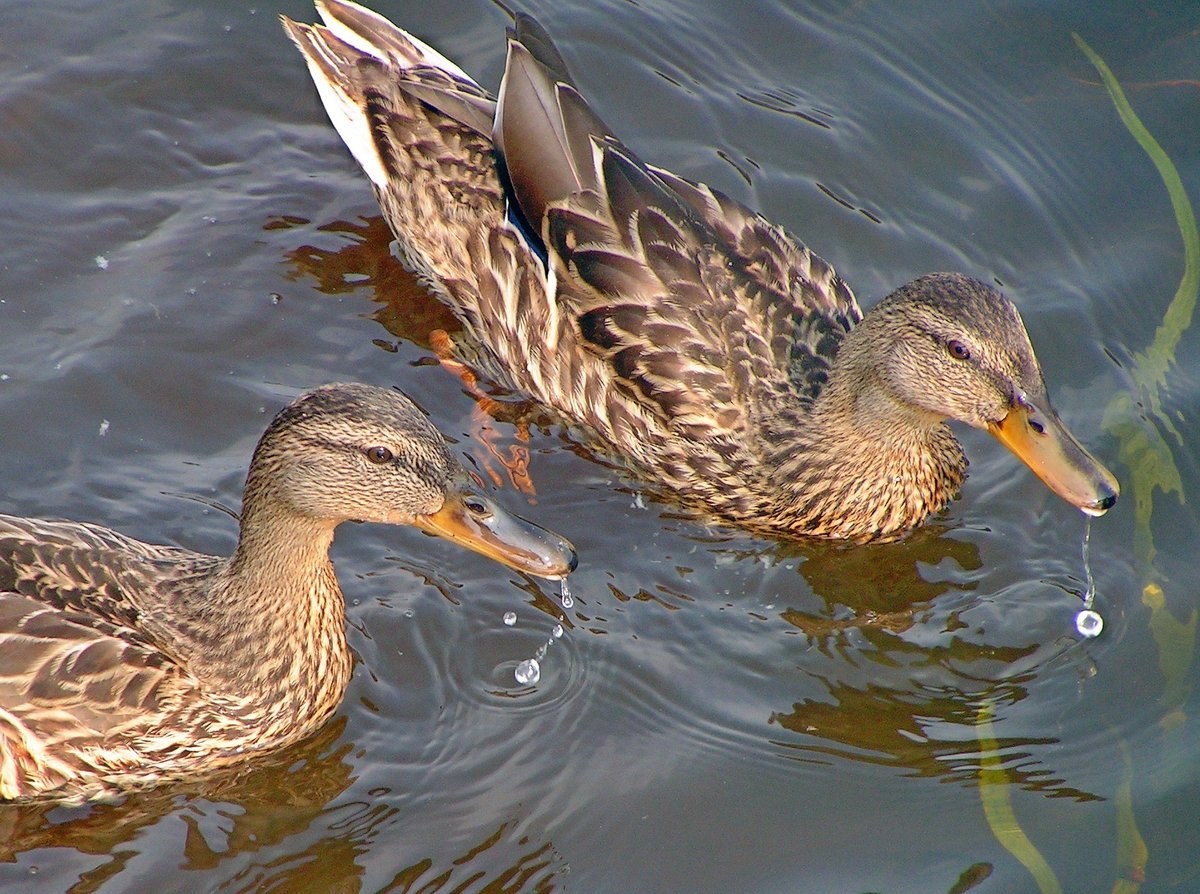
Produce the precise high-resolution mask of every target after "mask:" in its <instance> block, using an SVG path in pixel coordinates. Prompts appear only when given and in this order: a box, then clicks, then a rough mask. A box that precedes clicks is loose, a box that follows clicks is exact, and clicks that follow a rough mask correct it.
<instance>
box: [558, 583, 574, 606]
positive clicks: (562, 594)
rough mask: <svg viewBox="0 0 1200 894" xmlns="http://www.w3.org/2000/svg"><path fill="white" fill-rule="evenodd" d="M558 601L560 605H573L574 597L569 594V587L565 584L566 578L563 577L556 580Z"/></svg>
mask: <svg viewBox="0 0 1200 894" xmlns="http://www.w3.org/2000/svg"><path fill="white" fill-rule="evenodd" d="M558 587H559V590H558V592H559V601H560V602H561V603H562V607H563V608H566V609H569V608H574V607H575V597H574V596H572V595H571V588H570V587H568V586H567V579H566V578H565V577H564V578H563V579H562V580H560V581H559V582H558Z"/></svg>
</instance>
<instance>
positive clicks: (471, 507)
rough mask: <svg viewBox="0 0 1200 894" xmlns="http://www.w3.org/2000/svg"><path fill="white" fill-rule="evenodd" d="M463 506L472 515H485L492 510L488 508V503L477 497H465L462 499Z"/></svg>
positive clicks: (488, 514) (489, 513)
mask: <svg viewBox="0 0 1200 894" xmlns="http://www.w3.org/2000/svg"><path fill="white" fill-rule="evenodd" d="M463 506H465V507H466V509H467V511H468V512H470V513H471V514H472V515H478V516H481V517H487V516H490V515H491V514H492V510H491V509H489V508H488V504H487V503H485V502H484V501H483V500H481V499H479V497H467V498H466V499H465V500H463Z"/></svg>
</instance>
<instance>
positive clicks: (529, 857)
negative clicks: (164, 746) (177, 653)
mask: <svg viewBox="0 0 1200 894" xmlns="http://www.w3.org/2000/svg"><path fill="white" fill-rule="evenodd" d="M345 727H346V719H345V718H344V717H339V718H338V719H337V720H335V721H334V722H333V723H331V724H329V725H328V726H327V727H325V729H323V730H322V731H321V732H320V733H318V734H317V735H316V736H315V737H314V738H312V739H311V740H309V741H307V742H304V743H301V744H300V745H298V746H296V747H294V748H291V749H287V750H285V751H284V752H282V753H280V754H276V755H270V756H268V757H266V758H264V759H263V760H261V761H256V762H255V765H254V766H253V768H252V769H240V770H237V771H234V772H230V773H228V774H226V775H221V776H217V777H210V778H208V779H205V780H203V781H198V782H195V783H190V784H183V785H173V786H167V787H164V788H159V789H153V790H150V791H146V792H141V793H137V794H132V795H129V796H127V797H125V798H124V799H123V800H122V801H120V802H119V803H110V804H95V805H91V806H86V807H79V808H70V809H66V808H61V807H56V806H53V805H16V806H13V805H10V806H7V807H5V808H4V809H3V810H0V861H3V862H4V863H17V862H28V860H22V857H23V855H30V859H32V860H33V861H34V864H36V863H39V862H40V863H51V864H53V863H56V862H57V863H60V864H65V863H66V862H67V861H66V860H65V859H64V858H63V857H56V858H50V857H48V856H47V855H46V854H41V855H38V854H36V853H35V852H38V851H43V850H55V851H58V852H59V853H60V854H62V853H64V852H66V851H73V852H75V853H77V854H81V855H88V856H95V857H102V858H104V859H103V861H102V862H100V863H98V864H95V865H92V866H91V867H90V868H87V869H84V870H83V871H81V872H79V874H78V877H77V880H76V881H75V882H74V883H73V884H71V885H70V886H69V887H64V888H63V890H65V891H67V892H68V894H83V892H87V891H95V890H99V889H100V888H102V887H103V886H104V885H105V883H106V882H107V881H109V880H111V879H114V878H116V877H117V876H119V875H121V874H122V873H124V872H126V871H132V870H131V869H130V864H131V863H133V862H135V861H138V860H141V859H143V858H144V857H145V856H151V858H152V859H158V860H161V861H163V864H164V865H170V866H171V867H172V868H173V869H174V868H177V869H178V870H180V871H182V872H185V873H204V874H205V876H204V877H205V878H208V879H210V880H211V879H212V878H214V877H224V878H225V882H224V883H223V884H222V885H220V889H221V890H226V891H236V892H241V891H245V892H250V891H263V890H270V891H277V892H285V891H297V892H298V891H313V890H320V891H331V892H334V891H346V892H357V891H360V890H362V889H363V879H364V876H365V875H366V873H367V871H368V870H371V871H372V872H374V873H376V874H381V873H390V874H391V875H392V877H391V880H390V881H389V882H388V883H387V884H385V885H383V886H382V887H380V888H375V887H372V890H380V891H394V892H417V891H420V892H423V894H435V892H439V891H446V892H450V891H453V892H456V894H457V892H461V894H466V892H477V894H500V892H504V894H517V892H530V894H536V892H548V891H551V890H553V889H554V887H555V884H554V882H555V879H557V878H558V876H560V875H561V874H563V873H564V872H565V871H566V869H567V867H566V865H565V863H564V861H563V860H562V859H561V857H560V856H559V854H558V853H557V852H556V851H555V849H554V847H553V845H552V844H550V843H549V842H544V841H538V840H535V839H534V838H532V837H531V836H529V835H527V834H524V833H522V832H520V830H518V829H517V828H516V826H517V823H516V821H514V820H508V821H505V822H503V823H501V824H500V825H499V826H498V827H497V828H495V829H494V830H490V831H489V832H487V833H486V834H485V835H484V837H483V838H482V839H480V840H478V841H476V842H474V843H472V844H470V845H469V846H467V847H466V849H465V850H464V851H463V852H462V853H459V854H454V855H452V856H451V857H449V858H446V857H441V856H439V857H432V856H423V857H419V858H418V857H414V856H413V854H412V853H411V852H408V853H397V852H396V850H395V848H390V849H389V848H384V849H382V851H383V853H382V854H379V853H374V851H375V848H374V845H375V843H376V842H377V841H378V840H380V839H381V838H386V837H387V835H388V834H389V831H390V830H393V829H394V827H395V826H396V825H398V824H400V823H402V821H403V812H402V809H401V808H400V807H398V806H397V805H396V803H395V799H394V798H393V797H392V793H391V792H390V791H388V790H371V791H367V792H360V791H354V790H353V785H354V782H355V779H356V774H355V770H354V763H353V760H352V752H353V750H354V746H353V743H350V742H347V741H345V740H344V733H345ZM176 822H178V823H179V824H182V826H183V831H182V835H181V838H182V840H179V835H178V825H176ZM164 837H169V838H171V841H172V844H173V845H174V847H168V846H164V841H163V838H164ZM176 849H177V852H176ZM368 855H371V856H368ZM387 859H393V860H396V861H397V862H404V861H406V860H412V862H411V863H406V865H404V866H403V867H402V868H399V869H398V870H397V869H396V868H395V866H394V865H386V862H385V861H386V860H387ZM381 862H385V865H384V866H382V867H380V866H378V865H376V864H379V863H381ZM31 868H32V867H20V868H18V867H9V868H8V869H5V870H2V871H0V886H4V885H5V884H8V883H12V884H14V885H17V886H19V885H20V884H21V883H23V884H30V883H32V879H31V878H30V872H31ZM18 874H19V875H20V876H21V878H20V881H18V880H17V876H18ZM205 887H209V885H208V883H206V885H205ZM213 887H214V888H215V887H216V886H213Z"/></svg>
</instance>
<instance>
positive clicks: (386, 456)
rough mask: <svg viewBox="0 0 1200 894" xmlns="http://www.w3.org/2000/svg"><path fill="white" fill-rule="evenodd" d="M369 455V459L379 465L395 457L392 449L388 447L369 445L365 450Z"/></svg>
mask: <svg viewBox="0 0 1200 894" xmlns="http://www.w3.org/2000/svg"><path fill="white" fill-rule="evenodd" d="M363 453H365V454H366V455H367V459H369V460H370V461H371V462H373V463H375V465H377V466H382V465H384V464H385V463H390V462H391V461H392V459H393V457H392V451H390V450H388V449H387V448H386V447H368V448H367V449H366V450H364V451H363Z"/></svg>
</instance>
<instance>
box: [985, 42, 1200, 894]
mask: <svg viewBox="0 0 1200 894" xmlns="http://www.w3.org/2000/svg"><path fill="white" fill-rule="evenodd" d="M1072 37H1073V38H1074V39H1075V43H1076V45H1077V46H1078V47H1079V49H1080V50H1081V51H1082V52H1083V53H1084V55H1086V56H1087V58H1088V59H1089V61H1091V63H1092V65H1094V66H1095V68H1096V71H1097V72H1099V74H1100V78H1101V81H1102V82H1103V84H1104V87H1105V89H1106V90H1107V91H1108V94H1109V96H1110V97H1111V99H1112V101H1113V105H1114V106H1115V107H1116V110H1117V114H1118V115H1119V116H1120V118H1121V122H1122V123H1123V124H1124V125H1125V127H1126V128H1127V129H1128V130H1129V132H1130V133H1131V134H1132V135H1133V137H1134V139H1136V140H1137V142H1138V145H1140V146H1141V147H1142V149H1143V150H1144V151H1145V153H1146V154H1147V155H1148V156H1149V157H1150V159H1151V161H1153V162H1154V165H1155V167H1156V168H1157V169H1158V173H1159V176H1160V177H1161V178H1162V180H1163V184H1164V185H1165V186H1166V189H1167V193H1168V195H1169V196H1170V198H1171V206H1172V208H1173V209H1174V212H1175V219H1176V223H1177V224H1178V226H1179V232H1180V235H1181V237H1182V239H1183V248H1184V271H1183V278H1182V279H1181V280H1180V283H1179V288H1178V289H1177V290H1176V292H1175V296H1174V298H1173V299H1172V300H1171V303H1170V305H1169V306H1168V307H1167V310H1166V313H1165V314H1164V315H1163V320H1162V323H1161V324H1160V325H1159V326H1158V328H1157V330H1156V331H1155V334H1154V340H1153V341H1152V342H1151V344H1150V346H1149V347H1148V348H1147V349H1146V350H1145V351H1139V352H1135V353H1134V354H1133V363H1132V364H1131V366H1130V368H1129V375H1130V377H1131V379H1132V380H1133V383H1134V385H1135V387H1136V389H1137V393H1136V394H1133V393H1130V392H1129V391H1122V392H1119V393H1118V394H1116V395H1115V396H1114V397H1113V398H1112V400H1110V401H1109V404H1108V406H1107V407H1106V409H1105V413H1104V419H1103V425H1104V428H1105V429H1106V430H1108V431H1109V432H1110V433H1112V434H1113V435H1115V436H1116V438H1117V440H1118V442H1119V455H1120V458H1121V461H1122V462H1123V463H1124V465H1125V467H1126V469H1127V471H1128V479H1129V483H1128V485H1127V489H1128V490H1129V491H1130V492H1132V494H1133V498H1134V506H1135V529H1134V549H1135V552H1136V554H1137V557H1138V559H1139V561H1140V562H1141V564H1142V573H1143V576H1144V584H1143V587H1142V603H1143V604H1144V605H1145V606H1146V607H1147V608H1148V609H1149V610H1150V621H1149V627H1150V631H1151V634H1152V636H1153V637H1154V642H1155V644H1156V646H1157V648H1158V664H1159V669H1160V671H1161V673H1162V675H1163V680H1164V689H1163V703H1164V707H1165V709H1166V710H1165V713H1164V717H1163V721H1162V725H1163V728H1164V730H1165V731H1167V732H1170V731H1171V730H1172V729H1179V728H1181V727H1182V725H1183V721H1184V719H1185V717H1184V715H1183V706H1184V704H1185V703H1186V700H1187V697H1188V694H1189V692H1190V684H1189V683H1188V681H1187V673H1188V670H1189V668H1190V667H1191V664H1192V661H1193V657H1194V654H1195V641H1196V623H1197V617H1198V612H1197V610H1196V609H1192V611H1191V613H1190V615H1189V616H1188V618H1187V620H1186V621H1180V620H1178V619H1177V618H1176V617H1175V616H1174V615H1173V614H1171V612H1170V611H1169V609H1168V607H1167V598H1166V593H1165V591H1164V588H1163V584H1164V583H1166V581H1165V580H1163V576H1162V575H1161V574H1160V573H1159V571H1158V570H1157V569H1156V567H1155V565H1154V559H1155V554H1156V553H1155V547H1154V534H1153V528H1152V526H1151V517H1152V514H1153V510H1154V492H1155V490H1161V491H1162V492H1163V494H1172V493H1173V494H1175V495H1176V496H1177V498H1178V499H1179V501H1180V503H1185V502H1186V494H1185V493H1184V490H1183V480H1182V476H1181V475H1180V473H1179V468H1178V466H1177V465H1176V463H1175V457H1174V453H1173V451H1172V446H1171V444H1170V442H1169V441H1168V440H1167V438H1166V437H1164V433H1165V434H1168V435H1170V436H1171V437H1172V438H1173V439H1174V440H1175V443H1176V444H1177V445H1178V446H1182V444H1183V439H1182V437H1181V435H1180V433H1179V431H1178V429H1176V427H1175V425H1174V423H1173V422H1172V421H1171V419H1170V417H1169V416H1168V415H1167V413H1166V412H1165V411H1164V409H1163V392H1164V391H1165V390H1166V388H1167V386H1168V381H1167V375H1168V373H1169V372H1170V370H1171V369H1172V367H1173V366H1174V365H1175V362H1176V361H1175V351H1176V349H1177V347H1178V345H1179V342H1180V339H1181V338H1182V336H1183V334H1184V332H1185V331H1186V330H1187V329H1188V327H1189V326H1191V323H1192V316H1193V314H1194V312H1195V309H1196V301H1197V296H1198V295H1200V234H1198V232H1197V227H1196V216H1195V213H1194V212H1193V210H1192V206H1191V203H1190V202H1189V201H1188V197H1187V193H1186V191H1185V190H1184V188H1183V182H1182V181H1181V179H1180V177H1179V173H1178V171H1177V170H1176V168H1175V165H1174V164H1172V162H1171V159H1170V158H1169V157H1168V156H1167V154H1166V152H1164V151H1163V148H1162V147H1161V146H1160V145H1159V144H1158V141H1157V140H1155V139H1154V137H1153V136H1152V135H1151V134H1150V132H1149V131H1148V130H1147V129H1146V127H1145V125H1143V124H1142V122H1141V121H1140V120H1139V118H1138V117H1137V114H1136V113H1135V112H1134V111H1133V108H1132V106H1130V104H1129V101H1128V100H1127V99H1126V98H1125V93H1124V91H1123V90H1122V89H1121V86H1120V84H1119V83H1118V82H1117V79H1116V78H1115V77H1114V76H1113V73H1112V72H1111V71H1110V70H1109V68H1108V66H1107V65H1106V64H1105V63H1104V60H1103V59H1101V58H1100V56H1099V55H1097V54H1096V52H1095V51H1094V50H1092V48H1091V47H1089V46H1088V45H1087V43H1086V42H1085V41H1084V40H1083V38H1081V37H1080V36H1079V35H1078V34H1073V35H1072ZM992 712H993V704H992V702H991V701H987V702H985V703H984V704H983V705H982V706H981V708H980V711H979V718H978V736H979V740H980V744H981V747H983V748H984V749H985V751H988V752H989V754H990V756H988V757H985V759H984V761H983V770H982V771H981V773H980V781H979V788H980V797H981V800H982V802H983V809H984V814H985V816H986V817H987V821H988V825H989V826H990V828H991V829H992V832H993V834H994V835H995V836H996V838H997V840H998V841H1000V842H1001V843H1002V844H1003V845H1004V846H1005V847H1006V848H1007V849H1008V850H1009V851H1010V852H1011V853H1012V854H1013V856H1015V857H1016V858H1017V859H1018V860H1019V861H1020V862H1021V863H1022V864H1023V865H1024V866H1025V867H1026V868H1027V869H1028V870H1029V872H1030V874H1032V875H1033V877H1034V878H1035V880H1036V881H1037V883H1038V886H1039V888H1040V889H1041V891H1042V892H1043V894H1048V892H1056V891H1061V887H1060V885H1059V883H1058V880H1057V878H1056V877H1055V875H1054V872H1053V870H1052V869H1051V868H1050V866H1049V864H1048V863H1047V862H1046V860H1045V859H1044V858H1043V857H1042V855H1041V853H1040V852H1039V851H1038V850H1037V848H1036V846H1034V844H1033V842H1032V841H1030V839H1029V838H1028V836H1027V835H1026V834H1025V832H1024V831H1023V830H1022V829H1021V827H1020V825H1019V823H1018V822H1017V819H1016V816H1015V814H1014V813H1013V810H1012V804H1011V800H1010V797H1009V788H1010V785H1011V782H1010V780H1009V779H1008V776H1007V774H1006V772H1005V770H1004V768H1003V767H1002V766H1001V765H1000V764H999V762H998V760H997V759H996V757H995V755H994V749H989V748H988V745H989V743H994V736H993V733H992V721H991V718H992ZM1118 745H1119V747H1120V749H1121V754H1122V759H1123V772H1122V778H1121V781H1120V783H1119V785H1118V786H1117V790H1116V792H1115V795H1114V800H1115V807H1116V818H1115V819H1116V842H1115V857H1116V866H1115V880H1114V884H1113V888H1112V890H1113V892H1114V894H1134V892H1136V891H1137V890H1139V889H1140V887H1141V883H1142V879H1143V878H1144V874H1145V868H1146V864H1147V863H1148V862H1149V859H1150V854H1149V850H1148V848H1147V846H1146V842H1145V840H1144V839H1143V837H1142V835H1141V832H1140V831H1139V829H1138V825H1137V818H1136V816H1135V815H1134V812H1133V798H1132V780H1133V763H1132V760H1131V758H1130V756H1129V749H1128V746H1127V745H1126V743H1125V742H1124V741H1118Z"/></svg>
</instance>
